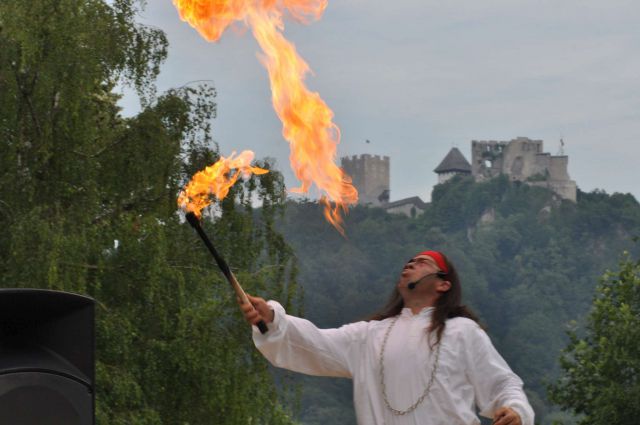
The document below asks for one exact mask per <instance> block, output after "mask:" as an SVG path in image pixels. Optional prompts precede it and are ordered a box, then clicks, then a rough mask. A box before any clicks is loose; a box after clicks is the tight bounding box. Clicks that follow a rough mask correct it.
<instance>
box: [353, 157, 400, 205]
mask: <svg viewBox="0 0 640 425" xmlns="http://www.w3.org/2000/svg"><path fill="white" fill-rule="evenodd" d="M341 166H342V169H343V170H344V171H345V172H346V173H347V174H348V175H350V176H351V178H352V179H353V185H354V186H355V187H356V188H357V189H358V204H361V205H371V206H382V205H385V204H387V203H388V202H389V157H388V156H383V157H381V156H378V155H369V154H363V155H360V156H357V155H354V156H352V157H348V156H347V157H343V158H341Z"/></svg>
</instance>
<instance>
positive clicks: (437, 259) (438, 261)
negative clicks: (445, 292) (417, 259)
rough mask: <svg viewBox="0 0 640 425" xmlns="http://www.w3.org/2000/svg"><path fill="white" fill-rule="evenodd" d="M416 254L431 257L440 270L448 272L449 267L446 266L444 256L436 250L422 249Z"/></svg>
mask: <svg viewBox="0 0 640 425" xmlns="http://www.w3.org/2000/svg"><path fill="white" fill-rule="evenodd" d="M418 255H426V256H428V257H431V258H433V261H435V262H436V264H437V265H438V267H439V268H440V270H442V271H443V272H445V273H449V268H448V267H447V262H446V261H445V260H444V256H443V255H442V254H441V253H439V252H438V251H422V252H421V253H420V254H418Z"/></svg>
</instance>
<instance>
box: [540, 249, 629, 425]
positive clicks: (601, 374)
mask: <svg viewBox="0 0 640 425" xmlns="http://www.w3.org/2000/svg"><path fill="white" fill-rule="evenodd" d="M569 337H570V343H569V344H568V346H567V347H566V348H565V349H564V350H563V352H562V356H561V358H560V364H561V366H562V371H563V373H562V376H561V378H560V379H559V380H558V381H557V382H556V383H555V384H554V385H552V386H551V387H550V394H551V398H552V400H553V401H555V402H556V403H559V404H560V405H562V406H563V407H565V408H567V409H571V410H572V411H574V412H575V413H577V414H579V415H581V420H580V422H579V423H580V424H584V425H599V424H635V423H637V421H638V419H637V418H638V417H639V416H640V379H639V377H640V260H632V259H631V257H630V256H629V255H628V254H626V256H625V257H624V258H623V259H622V261H621V262H620V265H619V269H618V270H617V271H615V272H611V271H609V272H607V273H605V274H604V276H602V279H601V281H600V284H599V285H598V287H597V290H596V297H595V299H594V301H593V309H592V310H591V312H590V313H589V316H588V318H587V326H586V330H585V332H584V335H579V333H578V332H577V331H575V330H574V331H571V332H569Z"/></svg>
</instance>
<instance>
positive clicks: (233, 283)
mask: <svg viewBox="0 0 640 425" xmlns="http://www.w3.org/2000/svg"><path fill="white" fill-rule="evenodd" d="M229 274H230V275H231V280H229V283H231V286H232V287H233V290H234V291H235V292H236V295H237V296H238V298H239V299H240V301H242V304H250V303H251V302H250V301H249V298H248V297H247V293H246V292H244V289H242V286H240V283H239V282H238V279H236V275H234V274H233V272H232V271H229ZM256 326H257V327H258V329H259V330H260V333H261V334H263V335H264V334H266V333H267V332H268V331H269V328H267V324H266V323H265V322H264V320H260V321H259V322H258V323H256Z"/></svg>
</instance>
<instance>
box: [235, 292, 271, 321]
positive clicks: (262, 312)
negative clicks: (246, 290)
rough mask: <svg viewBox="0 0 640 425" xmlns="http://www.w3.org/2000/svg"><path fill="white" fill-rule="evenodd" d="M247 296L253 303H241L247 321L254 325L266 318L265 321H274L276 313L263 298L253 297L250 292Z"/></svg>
mask: <svg viewBox="0 0 640 425" xmlns="http://www.w3.org/2000/svg"><path fill="white" fill-rule="evenodd" d="M247 298H249V302H250V303H251V304H240V309H241V310H242V313H243V314H244V318H245V320H246V321H247V322H249V323H251V324H252V325H255V324H257V323H258V322H259V321H260V320H264V321H265V323H271V322H273V317H274V315H275V313H274V312H273V309H272V308H271V307H269V304H267V302H266V301H265V300H264V299H263V298H260V297H252V296H251V295H249V294H247Z"/></svg>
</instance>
